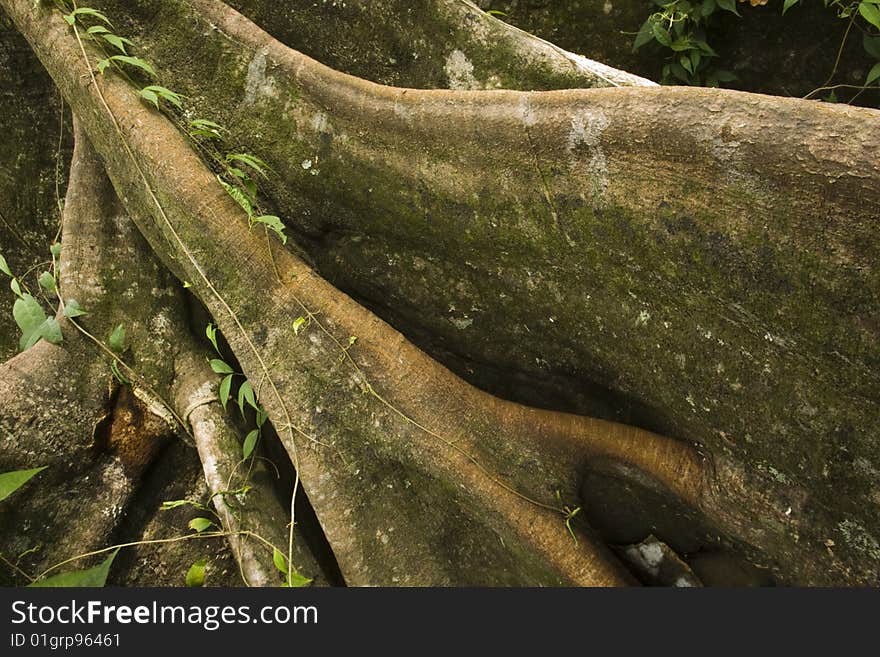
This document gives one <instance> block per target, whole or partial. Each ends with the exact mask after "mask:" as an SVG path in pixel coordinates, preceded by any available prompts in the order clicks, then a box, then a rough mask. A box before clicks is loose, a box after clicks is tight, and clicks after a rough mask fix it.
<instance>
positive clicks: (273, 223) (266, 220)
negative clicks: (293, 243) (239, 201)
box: [253, 214, 287, 244]
mask: <svg viewBox="0 0 880 657" xmlns="http://www.w3.org/2000/svg"><path fill="white" fill-rule="evenodd" d="M253 222H254V223H257V224H263V225H265V226H267V227H268V228H269V229H270V230H272V231H273V232H274V233H275V234H276V235H278V237H279V239H280V240H281V243H282V244H287V235H285V234H284V224H283V223H282V222H281V219H279V218H278V217H276V216H275V215H273V214H264V215H263V216H261V217H254V218H253Z"/></svg>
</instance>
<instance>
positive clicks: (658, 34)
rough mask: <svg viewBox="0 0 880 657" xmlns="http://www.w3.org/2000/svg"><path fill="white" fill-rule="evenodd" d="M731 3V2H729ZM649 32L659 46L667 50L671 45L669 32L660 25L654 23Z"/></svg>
mask: <svg viewBox="0 0 880 657" xmlns="http://www.w3.org/2000/svg"><path fill="white" fill-rule="evenodd" d="M731 2H733V0H731ZM651 31H652V32H653V33H654V38H655V39H657V41H658V42H659V43H660V45H661V46H666V47H667V48H668V47H669V46H670V45H672V37H671V36H669V32H667V31H666V30H664V29H663V27H662V26H661V25H660V23H654V24H653V25H652V26H651Z"/></svg>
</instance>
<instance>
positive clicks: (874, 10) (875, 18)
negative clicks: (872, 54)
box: [859, 0, 880, 29]
mask: <svg viewBox="0 0 880 657" xmlns="http://www.w3.org/2000/svg"><path fill="white" fill-rule="evenodd" d="M859 13H860V14H861V15H862V18H864V19H865V20H866V21H868V22H869V23H870V24H871V25H873V26H874V27H876V28H877V29H880V7H878V6H877V5H874V4H871V3H869V2H866V1H865V0H862V2H860V3H859Z"/></svg>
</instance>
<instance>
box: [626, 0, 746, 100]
mask: <svg viewBox="0 0 880 657" xmlns="http://www.w3.org/2000/svg"><path fill="white" fill-rule="evenodd" d="M654 3H655V4H656V5H657V6H658V7H659V9H658V10H657V11H655V12H654V13H652V14H651V15H650V16H648V18H647V19H646V20H645V22H644V23H642V26H641V27H640V28H639V31H638V33H637V34H636V38H635V41H634V42H633V50H638V49H639V48H641V47H643V46H645V45H646V44H648V43H652V42H655V43H658V44H660V46H662V47H663V48H665V49H668V50H669V51H670V52H671V54H670V55H669V56H668V57H667V62H666V63H665V64H664V65H663V71H662V79H661V82H663V84H670V83H684V84H689V85H698V86H709V87H717V86H719V85H720V83H722V82H730V81H732V80H735V79H736V76H735V75H734V74H733V73H731V72H730V71H726V70H724V69H719V68H717V67H716V66H715V63H714V60H715V59H717V57H718V53H716V52H715V50H714V49H713V48H712V47H711V46H710V45H709V44H708V43H707V33H708V31H709V30H710V29H711V27H712V26H713V23H714V22H715V18H716V17H717V14H718V13H720V12H722V11H728V12H731V13H734V14H737V15H739V13H738V12H737V10H736V1H735V0H675V2H665V0H654Z"/></svg>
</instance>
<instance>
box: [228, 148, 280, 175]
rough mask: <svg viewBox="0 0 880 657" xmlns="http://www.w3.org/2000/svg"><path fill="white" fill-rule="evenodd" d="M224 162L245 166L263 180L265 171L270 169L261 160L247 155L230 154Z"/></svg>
mask: <svg viewBox="0 0 880 657" xmlns="http://www.w3.org/2000/svg"><path fill="white" fill-rule="evenodd" d="M226 161H227V162H241V163H242V164H246V165H247V166H249V167H251V168H252V169H254V170H255V171H256V172H257V173H259V174H260V175H261V176H263V177H264V178H265V177H266V169H269V168H270V167H269V165H268V164H266V163H265V162H263V160H261V159H260V158H258V157H255V156H253V155H250V154H249V153H230V154H229V155H227V156H226Z"/></svg>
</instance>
